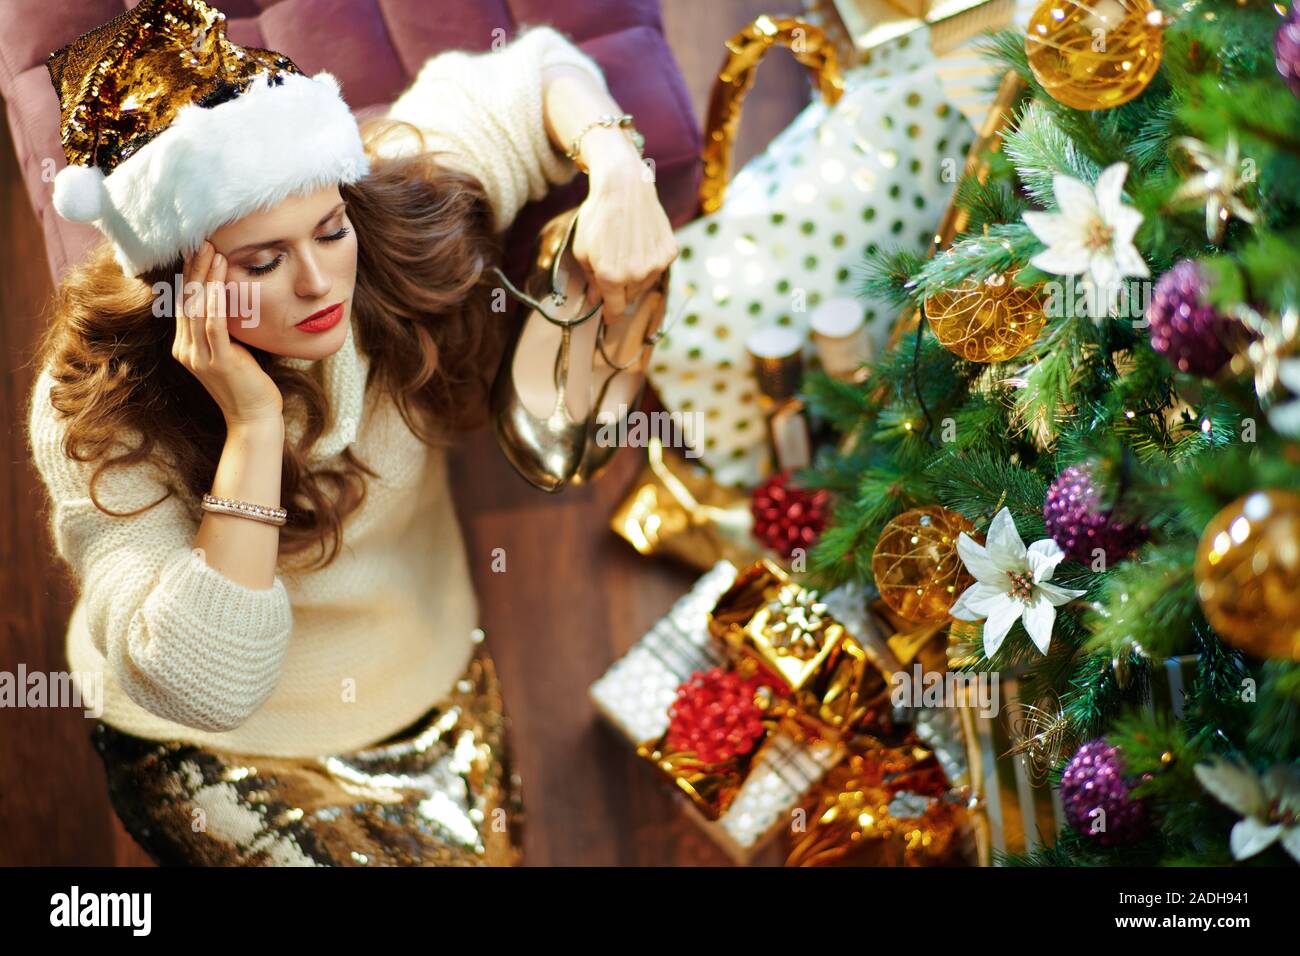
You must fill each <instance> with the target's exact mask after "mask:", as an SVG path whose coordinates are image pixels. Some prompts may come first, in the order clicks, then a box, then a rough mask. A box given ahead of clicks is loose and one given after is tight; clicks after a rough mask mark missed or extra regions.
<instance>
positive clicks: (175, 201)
mask: <svg viewBox="0 0 1300 956" xmlns="http://www.w3.org/2000/svg"><path fill="white" fill-rule="evenodd" d="M46 65H47V66H48V68H49V71H50V79H51V80H52V81H53V82H54V89H55V90H56V92H57V93H58V95H59V103H60V107H61V110H62V120H61V132H62V138H63V149H64V152H65V154H66V155H67V160H68V166H67V167H66V168H65V169H62V170H60V171H59V174H58V176H57V177H55V180H54V208H55V209H56V210H57V211H58V213H59V215H61V216H63V218H64V219H68V220H70V221H72V222H93V223H95V224H96V226H98V228H99V230H100V231H101V232H103V233H104V234H105V235H106V236H107V237H108V238H109V240H110V241H111V242H112V243H113V245H114V247H115V251H116V254H117V261H118V262H119V263H120V264H121V266H122V269H123V271H124V272H126V273H127V274H128V275H132V276H138V275H140V274H141V273H143V272H146V271H148V270H150V269H152V268H154V267H156V266H160V265H165V264H167V263H170V262H173V261H175V260H176V258H178V257H179V256H181V255H186V254H188V253H190V252H191V251H193V250H194V249H197V248H198V247H199V246H200V245H201V244H202V243H203V241H204V240H205V239H207V238H208V237H209V236H211V235H212V233H213V232H215V231H216V230H217V229H218V228H220V227H221V226H223V225H225V224H226V223H228V222H233V221H234V220H236V219H239V218H241V217H243V216H246V215H248V214H249V213H251V212H255V211H257V210H259V209H266V208H270V207H272V206H274V205H276V204H277V203H279V202H280V201H282V200H283V199H285V198H287V197H289V196H293V195H298V194H300V193H304V192H311V191H313V190H316V189H320V188H323V187H325V186H328V185H331V184H350V183H354V182H356V181H357V180H359V179H361V178H362V177H363V176H365V175H366V174H367V173H368V172H369V171H370V167H369V161H368V159H367V157H366V154H365V150H364V148H363V146H362V142H361V132H360V130H359V129H358V127H357V122H356V118H355V117H354V116H353V115H352V111H351V109H350V108H349V107H348V105H347V103H346V102H344V100H343V97H342V96H341V95H340V92H339V83H338V80H337V79H336V78H335V77H334V76H333V75H332V74H330V73H327V72H320V73H317V74H316V75H315V76H307V75H305V74H304V73H303V72H302V71H301V70H299V69H298V67H297V66H295V65H294V63H293V61H292V60H290V59H289V58H288V57H287V56H284V55H282V54H280V53H276V52H275V51H273V50H260V49H257V48H254V47H241V46H238V45H237V44H234V43H231V42H230V41H229V40H227V39H226V16H225V14H224V13H222V12H221V11H219V10H217V9H215V8H213V7H211V6H209V5H208V4H206V3H204V2H203V0H142V2H141V3H139V4H138V5H137V6H136V7H134V8H133V9H131V10H128V11H127V12H125V13H123V14H121V15H120V16H117V17H114V18H113V19H112V20H110V21H109V22H108V23H105V24H104V25H103V26H101V27H98V28H97V29H95V30H92V31H90V32H89V33H87V34H86V35H85V36H82V37H81V38H79V39H78V40H76V41H75V42H73V43H70V44H69V45H68V46H65V47H63V48H62V49H61V50H57V51H55V52H54V53H51V54H50V56H49V59H48V60H47V63H46Z"/></svg>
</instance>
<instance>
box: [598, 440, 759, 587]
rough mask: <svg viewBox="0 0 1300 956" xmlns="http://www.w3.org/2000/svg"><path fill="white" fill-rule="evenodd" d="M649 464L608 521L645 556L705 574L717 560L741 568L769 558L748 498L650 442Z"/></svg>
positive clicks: (659, 445)
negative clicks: (662, 558) (669, 560)
mask: <svg viewBox="0 0 1300 956" xmlns="http://www.w3.org/2000/svg"><path fill="white" fill-rule="evenodd" d="M648 451H649V455H648V459H647V462H646V466H645V467H644V468H643V469H642V471H641V474H640V476H639V477H638V478H637V480H636V483H635V484H634V485H633V486H632V490H631V491H629V492H628V494H627V496H626V497H625V498H624V499H623V502H622V504H620V505H619V506H618V509H617V510H616V511H615V512H614V515H613V517H612V518H610V527H611V528H612V529H613V530H614V533H615V534H617V535H618V536H619V537H620V538H623V539H624V540H625V541H627V542H628V543H629V544H631V545H632V547H634V548H636V549H637V551H639V552H640V553H641V554H644V555H652V554H663V555H667V556H669V557H673V558H676V559H678V560H679V561H682V562H684V563H686V564H688V565H690V566H691V567H694V568H697V569H699V570H701V571H707V570H708V569H709V568H711V567H713V566H714V565H715V564H717V563H718V562H719V561H724V560H725V561H730V562H731V563H732V564H734V565H736V566H737V567H744V566H745V565H747V564H751V563H752V562H754V561H756V560H758V559H759V558H761V557H765V556H768V555H770V554H771V552H769V551H767V550H766V549H764V548H763V547H762V546H760V545H759V544H758V542H757V541H755V540H754V538H753V535H752V533H751V532H752V529H753V526H754V516H753V514H752V513H751V512H750V509H749V495H748V494H747V493H746V492H744V491H741V490H739V489H735V488H727V487H724V486H723V485H720V484H718V483H717V482H715V481H714V480H713V479H712V478H709V477H708V476H707V475H703V474H699V473H697V472H696V471H695V470H694V469H693V468H691V466H690V465H689V464H688V463H686V462H685V461H683V460H681V459H679V458H677V457H676V456H674V455H667V454H665V453H664V447H663V444H662V442H661V441H660V440H659V439H658V438H652V439H651V440H650V444H649V449H648Z"/></svg>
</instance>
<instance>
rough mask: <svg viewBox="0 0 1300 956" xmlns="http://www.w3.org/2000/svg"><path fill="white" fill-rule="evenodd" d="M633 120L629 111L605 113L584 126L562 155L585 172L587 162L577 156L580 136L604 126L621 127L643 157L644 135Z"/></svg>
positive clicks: (580, 144) (580, 145)
mask: <svg viewBox="0 0 1300 956" xmlns="http://www.w3.org/2000/svg"><path fill="white" fill-rule="evenodd" d="M634 122H635V121H634V120H633V118H632V114H631V113H624V114H623V115H622V116H615V115H613V114H611V113H606V114H604V115H603V116H601V117H600V118H599V119H595V120H592V121H591V122H590V123H588V124H587V125H586V126H584V127H583V128H582V130H581V131H580V132H579V133H578V135H577V136H575V137H574V138H573V145H572V146H570V147H569V150H568V152H567V153H565V154H564V155H565V157H566V158H568V159H571V160H573V162H574V165H576V166H577V167H578V168H579V169H580V170H582V171H583V172H584V173H585V172H587V171H588V170H587V164H586V163H585V162H583V160H582V158H581V156H579V151H580V150H581V148H582V137H584V136H586V135H587V134H588V133H589V132H591V131H592V130H593V129H595V128H596V127H597V126H605V127H612V128H618V129H622V130H623V131H624V132H625V133H626V134H627V136H628V138H629V139H631V140H632V145H633V146H635V147H636V151H637V152H638V153H640V154H641V157H642V158H645V137H644V136H642V135H641V131H640V130H638V129H637V128H636V126H634V125H633V123H634Z"/></svg>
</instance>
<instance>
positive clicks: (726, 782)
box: [636, 716, 779, 820]
mask: <svg viewBox="0 0 1300 956" xmlns="http://www.w3.org/2000/svg"><path fill="white" fill-rule="evenodd" d="M778 722H779V721H778V719H777V718H776V717H775V716H774V718H773V719H772V720H765V721H764V722H763V723H764V726H766V727H767V732H766V733H765V734H764V736H763V739H762V741H761V742H760V743H759V744H758V745H757V746H755V747H754V749H753V750H751V751H750V752H749V753H747V754H741V755H738V756H736V757H733V758H732V759H730V760H726V761H723V762H721V763H707V762H705V761H703V760H701V759H700V758H699V756H698V755H697V754H695V753H692V752H691V751H689V750H678V751H674V750H673V749H672V748H671V747H670V746H669V744H668V737H669V735H668V734H667V733H665V734H664V735H663V736H662V737H661V738H659V739H658V740H656V741H651V742H648V743H643V744H640V745H638V746H637V748H636V753H637V756H638V757H644V758H645V759H646V760H649V761H650V762H651V763H653V764H654V765H655V767H656V768H657V769H658V770H659V772H660V773H662V774H663V775H664V776H665V777H666V778H667V779H668V780H669V781H671V782H672V784H673V785H674V786H675V787H676V788H677V789H678V790H680V791H681V792H682V793H684V794H685V795H686V796H687V798H688V799H689V800H690V801H691V803H693V804H694V805H695V807H696V808H697V809H698V810H699V811H700V812H701V813H702V814H704V816H705V818H706V819H709V820H719V819H721V817H722V815H723V814H724V813H726V812H727V810H728V809H729V808H730V807H731V802H732V801H733V800H734V799H735V798H736V794H737V793H739V792H740V788H741V786H742V785H743V784H744V783H745V779H746V778H747V777H748V776H749V771H750V769H751V768H752V767H753V766H754V765H755V764H756V763H757V762H758V761H759V760H760V759H761V758H762V755H763V752H764V750H765V749H766V748H767V747H768V745H769V743H770V742H771V740H772V735H773V731H775V730H776V728H777V724H778Z"/></svg>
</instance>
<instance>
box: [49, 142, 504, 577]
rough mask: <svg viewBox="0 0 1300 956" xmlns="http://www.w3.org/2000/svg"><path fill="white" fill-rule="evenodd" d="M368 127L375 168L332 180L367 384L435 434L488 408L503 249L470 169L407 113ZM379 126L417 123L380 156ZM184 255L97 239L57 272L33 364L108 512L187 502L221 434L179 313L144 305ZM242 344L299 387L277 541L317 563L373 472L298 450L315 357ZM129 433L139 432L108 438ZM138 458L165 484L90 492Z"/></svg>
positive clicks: (435, 437) (334, 545) (210, 467)
mask: <svg viewBox="0 0 1300 956" xmlns="http://www.w3.org/2000/svg"><path fill="white" fill-rule="evenodd" d="M362 135H363V138H364V140H365V143H366V149H367V151H368V153H370V155H371V160H372V161H371V173H370V175H369V176H367V177H366V178H364V179H363V180H361V181H360V182H358V183H356V184H355V185H352V186H343V185H341V186H340V187H339V188H340V192H341V193H342V195H343V198H344V199H345V200H346V201H347V207H348V217H349V219H350V220H351V221H352V224H353V226H354V228H355V229H356V234H357V242H358V258H357V280H356V290H355V293H354V297H353V307H352V322H353V323H354V325H353V334H354V335H356V337H357V344H358V346H359V347H360V348H361V349H362V350H363V351H364V352H365V353H366V355H367V356H368V357H369V359H370V375H369V380H368V382H367V387H368V388H369V387H378V388H383V389H385V390H386V391H387V392H388V394H390V395H391V396H392V398H393V401H394V403H395V404H396V406H397V408H398V409H399V411H400V412H401V415H402V418H403V419H404V420H405V422H406V424H407V426H408V427H409V428H410V429H411V430H412V431H413V432H414V433H415V434H416V435H417V436H419V438H420V439H421V440H422V441H424V442H425V443H426V444H429V445H438V444H442V443H445V442H446V440H447V433H448V432H451V431H460V430H464V429H467V428H472V427H474V426H476V425H478V424H479V423H481V421H482V419H483V417H484V415H485V412H486V408H487V395H488V388H489V382H490V378H491V372H492V367H493V365H494V359H495V358H496V357H497V355H498V346H499V338H500V337H499V336H498V335H497V334H496V332H497V329H498V328H499V326H500V321H501V316H499V315H493V314H492V313H491V309H490V302H489V300H490V296H491V294H492V290H491V286H490V285H489V277H490V276H491V275H492V273H491V271H490V270H491V268H492V266H493V265H496V264H498V263H499V261H500V256H501V246H500V240H499V238H498V237H496V236H495V235H494V233H493V229H492V209H491V207H490V205H489V202H488V199H487V195H486V193H485V192H484V189H483V186H482V184H481V183H480V182H479V181H478V179H477V178H475V177H474V176H472V175H470V174H468V173H464V172H460V171H458V170H455V169H451V168H448V167H444V166H443V165H441V164H439V163H438V162H437V154H436V153H432V152H429V151H427V150H426V149H425V148H423V146H424V140H423V137H422V136H421V135H420V132H419V130H418V129H417V128H416V127H414V126H411V125H410V124H406V123H400V122H397V121H393V120H387V119H382V118H380V119H376V120H371V121H368V122H366V123H364V124H363V125H362ZM388 136H415V137H417V138H418V142H419V143H420V144H421V148H420V149H419V150H418V151H414V152H408V153H406V154H405V155H403V156H402V157H401V158H380V157H379V156H378V155H377V154H376V148H377V145H378V144H379V143H380V142H382V141H383V140H384V138H385V137H388ZM390 155H391V154H390ZM182 271H183V262H182V261H181V259H180V258H179V257H178V258H177V260H176V262H175V263H173V264H172V265H170V266H166V267H162V268H159V269H157V270H153V271H151V272H149V273H146V274H144V275H142V276H140V277H139V278H133V277H130V276H127V275H125V274H124V273H123V272H122V269H121V267H120V266H119V265H118V264H117V262H116V260H115V259H114V258H113V251H112V247H111V246H110V245H109V244H108V243H107V242H106V241H105V242H103V243H101V244H100V245H99V246H98V247H96V249H95V250H94V252H93V253H92V254H91V256H90V257H89V259H88V260H87V261H86V262H85V263H84V264H82V265H80V266H79V267H77V268H75V269H73V270H72V271H70V272H69V273H68V274H67V276H66V277H65V278H64V280H63V281H62V282H61V283H60V285H59V289H58V292H57V294H56V296H55V298H54V302H53V306H52V315H51V317H50V321H49V322H48V323H47V326H46V331H45V333H44V335H43V336H42V339H41V342H40V345H39V347H38V351H37V354H36V363H37V367H38V368H40V367H43V366H44V365H45V364H47V363H48V365H49V367H50V371H51V375H52V377H53V379H54V382H55V384H54V386H53V387H52V389H51V392H50V399H51V402H52V404H53V405H54V407H55V409H56V410H57V411H58V412H60V413H61V414H62V415H63V416H65V418H66V432H65V434H64V444H63V447H64V453H65V454H67V455H68V456H69V457H71V458H73V459H75V460H77V461H82V462H96V463H97V465H96V468H95V469H94V472H93V475H92V478H91V481H90V491H89V493H90V497H91V499H92V500H93V501H94V502H95V504H96V506H97V507H98V508H99V509H100V510H101V511H104V512H105V513H108V514H113V515H120V516H126V515H130V514H138V513H140V511H143V510H147V509H148V508H151V507H154V506H156V505H157V504H159V503H161V501H162V500H165V498H166V497H168V496H170V495H171V494H178V493H179V494H182V495H184V496H186V498H187V500H188V501H189V502H190V503H191V505H192V506H193V505H196V504H197V502H198V501H199V500H200V499H201V497H202V495H203V493H204V492H205V491H208V490H210V487H211V482H212V476H213V474H214V473H215V472H216V468H217V463H218V461H219V460H220V457H221V452H222V448H223V446H224V444H225V421H224V418H223V416H222V414H221V410H220V408H219V407H218V406H217V403H216V402H215V401H214V400H213V399H212V397H211V395H209V394H208V392H207V390H206V389H205V388H204V387H203V385H202V383H200V382H199V380H198V379H197V378H195V377H194V375H193V374H192V373H191V372H190V371H189V370H188V369H186V368H184V367H183V366H182V365H181V364H180V363H179V362H177V361H176V360H175V358H174V357H173V356H172V354H171V348H172V342H173V339H174V337H175V325H174V323H172V322H164V321H159V319H158V318H157V317H156V316H155V315H154V312H153V306H154V292H153V286H154V284H155V283H157V282H164V283H171V281H172V279H173V276H175V275H176V274H179V273H181V272H182ZM494 320H495V321H494ZM246 347H247V346H246ZM250 351H251V352H252V354H253V355H254V357H255V358H256V359H257V361H258V364H259V365H261V367H262V368H263V369H264V370H265V371H266V372H267V374H268V375H269V376H270V377H271V379H272V380H273V381H274V382H275V383H276V385H277V386H279V388H280V392H281V394H282V395H283V397H284V405H285V408H286V411H287V410H288V409H289V408H290V407H291V404H292V403H294V402H301V403H302V407H303V408H304V409H305V418H304V422H305V424H306V427H305V429H304V432H303V435H302V438H301V440H300V441H299V442H298V444H297V445H294V444H292V443H290V442H288V441H286V442H285V447H284V461H283V472H282V478H281V496H282V501H283V502H284V506H285V507H286V508H287V509H289V511H290V513H291V519H290V522H289V523H288V524H286V525H284V526H283V527H282V528H281V530H280V553H281V554H282V555H283V554H296V553H299V552H302V551H305V550H307V549H308V548H311V547H312V546H316V547H317V549H318V553H317V555H316V557H315V559H314V560H313V561H312V562H311V564H310V566H311V567H318V568H319V567H324V566H326V565H328V564H329V563H330V562H332V561H333V560H334V558H335V557H336V556H337V555H338V552H339V550H340V548H341V546H342V528H343V521H344V519H345V518H346V517H347V516H348V515H349V514H351V513H352V512H353V511H355V510H356V509H357V508H358V507H359V506H360V505H361V502H362V501H363V500H364V498H365V493H366V482H365V477H366V476H370V477H376V473H375V472H374V471H373V470H372V469H371V468H370V467H369V466H367V465H366V464H365V463H364V462H363V461H361V460H360V459H359V458H358V457H356V456H355V455H354V454H353V452H352V449H350V448H349V449H345V451H344V452H343V454H342V456H341V464H340V466H339V467H336V468H325V469H316V470H309V469H308V467H307V465H306V461H307V454H308V452H309V451H310V449H311V447H312V445H313V444H314V443H315V441H316V440H317V439H318V438H319V437H320V436H321V435H322V434H323V432H324V430H325V425H326V423H327V422H328V421H329V415H330V409H329V408H328V406H327V398H326V395H325V392H324V390H323V388H322V387H321V385H320V384H319V383H318V382H317V381H316V379H315V378H314V377H313V376H312V374H311V373H310V371H307V370H302V369H296V368H294V367H292V366H290V365H287V364H284V363H283V362H281V361H280V357H279V356H276V355H274V354H271V353H269V352H266V351H264V350H261V349H256V348H251V347H250ZM38 400H39V399H38ZM123 433H134V434H135V435H136V436H137V437H138V444H137V445H136V446H135V447H134V448H132V449H130V450H129V451H126V452H122V453H119V454H114V453H113V452H114V446H118V447H119V448H120V447H121V445H120V440H121V437H122V435H123ZM146 461H148V462H151V463H155V464H159V465H161V466H162V469H163V473H164V474H166V475H168V476H169V480H168V489H169V490H168V492H167V494H166V495H164V496H163V497H162V498H160V499H159V500H158V501H156V502H153V503H151V504H150V505H146V506H145V508H142V509H140V510H139V511H134V512H126V513H122V512H114V511H110V510H109V509H108V508H105V507H104V506H103V504H101V503H100V501H99V499H98V498H97V497H96V495H95V484H96V482H97V480H98V479H99V476H100V475H101V474H102V473H103V472H104V471H105V470H106V469H108V468H113V467H127V466H130V465H135V464H138V463H140V462H146Z"/></svg>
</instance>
